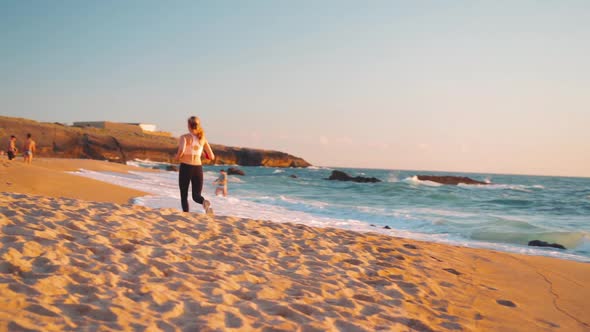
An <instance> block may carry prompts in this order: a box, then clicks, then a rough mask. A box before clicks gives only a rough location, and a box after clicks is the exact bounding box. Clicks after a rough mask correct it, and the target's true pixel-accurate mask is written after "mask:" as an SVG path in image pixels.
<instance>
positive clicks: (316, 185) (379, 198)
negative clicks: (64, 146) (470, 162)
mask: <svg viewBox="0 0 590 332" xmlns="http://www.w3.org/2000/svg"><path fill="white" fill-rule="evenodd" d="M129 164H132V165H136V166H140V167H148V168H154V167H155V168H162V169H165V167H166V166H168V164H162V163H154V162H149V161H134V162H129ZM222 168H227V166H205V167H204V170H205V185H204V189H203V196H205V198H207V199H209V200H210V201H211V203H212V207H213V208H214V210H215V214H216V215H228V216H237V217H245V218H253V219H263V220H271V221H275V222H293V223H302V224H306V225H310V226H318V227H336V228H343V229H349V230H355V231H360V232H367V231H370V232H378V233H382V234H386V235H391V236H400V237H407V238H413V239H418V240H425V241H432V242H441V243H448V244H454V245H461V246H467V247H476V248H487V249H494V250H499V251H507V252H515V253H523V254H531V255H545V256H552V257H558V258H563V259H570V260H576V261H585V262H590V178H570V177H548V176H525V175H501V174H475V173H452V172H427V171H409V170H384V169H383V170H379V169H352V168H329V167H309V168H297V169H285V168H270V167H241V166H240V167H239V168H240V169H241V170H243V171H244V172H245V173H246V175H245V176H236V175H230V176H229V184H228V190H229V195H228V197H227V198H224V197H215V196H214V192H215V186H214V185H213V184H212V182H213V180H215V179H216V178H217V176H218V175H219V170H220V169H222ZM335 169H337V170H341V171H344V172H346V173H348V174H350V175H351V176H357V175H361V176H365V177H376V178H378V179H381V180H382V182H379V183H353V182H340V181H328V180H326V178H327V177H329V176H330V174H331V172H332V170H335ZM75 174H78V175H81V176H86V177H90V178H94V179H97V180H101V181H105V182H109V183H113V184H118V185H122V186H125V187H129V188H133V189H138V190H142V191H144V192H147V193H150V195H149V196H145V197H138V198H136V199H135V200H134V203H135V204H139V205H144V206H148V207H152V208H176V209H179V210H180V199H179V192H178V173H176V172H170V171H161V172H155V173H151V172H150V173H147V172H130V173H128V174H118V173H109V172H93V171H88V170H80V171H78V172H75ZM418 174H425V175H454V176H468V177H470V178H473V179H476V180H480V181H484V182H488V183H490V184H489V185H458V186H449V185H441V184H437V183H434V182H429V181H420V180H418V178H417V177H416V175H418ZM293 176H295V177H293ZM189 197H190V194H189ZM189 204H190V205H191V212H193V213H203V209H202V207H201V206H200V205H198V204H196V203H194V202H192V201H189ZM386 227H387V228H386ZM531 240H542V241H546V242H550V243H559V244H561V245H563V246H565V247H566V248H567V250H561V249H556V248H540V247H530V246H528V245H527V243H528V242H529V241H531Z"/></svg>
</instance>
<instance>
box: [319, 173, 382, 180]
mask: <svg viewBox="0 0 590 332" xmlns="http://www.w3.org/2000/svg"><path fill="white" fill-rule="evenodd" d="M327 180H337V181H352V182H360V183H375V182H381V180H379V179H377V178H374V177H371V178H367V177H363V176H356V177H352V176H350V175H348V174H346V173H344V172H342V171H332V174H330V177H329V178H328V179H327Z"/></svg>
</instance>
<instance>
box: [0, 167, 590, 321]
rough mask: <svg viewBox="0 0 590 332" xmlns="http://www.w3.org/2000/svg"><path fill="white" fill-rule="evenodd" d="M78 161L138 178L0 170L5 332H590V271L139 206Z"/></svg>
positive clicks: (0, 297)
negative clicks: (101, 330)
mask: <svg viewBox="0 0 590 332" xmlns="http://www.w3.org/2000/svg"><path fill="white" fill-rule="evenodd" d="M13 162H14V161H13ZM35 162H37V163H38V164H35ZM80 164H84V167H82V168H85V169H89V170H96V171H109V172H111V171H112V172H117V171H120V172H126V171H127V170H128V168H130V167H129V166H126V165H121V164H112V163H109V164H103V162H100V161H79V160H59V161H53V160H51V159H47V160H44V159H37V160H34V161H33V165H24V164H22V162H21V163H20V164H18V162H17V163H14V164H11V165H6V164H5V161H2V164H1V165H0V176H2V181H1V182H2V183H0V191H1V192H2V193H1V194H0V198H1V199H0V224H1V226H0V227H2V230H3V234H2V239H1V244H2V246H1V247H0V257H2V258H3V260H4V263H2V264H0V276H1V277H2V278H3V283H2V284H0V303H2V305H1V307H2V308H3V309H2V310H0V329H2V330H18V329H41V330H50V331H57V330H63V329H68V328H69V329H72V328H74V329H76V328H88V327H97V326H106V327H108V328H111V329H126V330H128V329H134V328H140V329H141V327H143V328H145V329H150V328H153V329H168V328H172V329H174V328H179V329H189V330H190V329H193V330H194V329H202V330H205V331H209V330H215V329H222V330H224V329H231V328H235V329H242V330H243V329H247V330H255V331H258V330H259V331H262V330H264V329H265V328H274V329H275V330H279V331H291V330H297V329H302V330H305V331H320V330H334V329H340V330H357V331H374V330H379V329H381V330H408V329H409V330H419V331H432V330H434V331H447V330H449V331H450V330H456V329H463V330H497V329H505V330H515V331H525V330H563V331H584V330H588V329H590V317H588V315H587V313H588V312H590V288H589V287H588V286H589V285H590V264H588V263H582V262H575V261H570V260H565V259H559V258H551V257H543V256H529V255H522V254H514V253H505V252H498V251H494V250H489V249H478V248H469V247H462V246H453V245H448V244H441V243H436V242H422V241H419V240H412V239H406V238H398V237H393V236H391V235H384V234H378V233H371V232H369V233H360V232H355V231H349V230H342V229H335V228H317V227H310V226H305V225H302V224H293V223H274V222H270V221H260V220H254V219H247V218H237V217H229V216H216V217H214V218H210V217H208V216H205V215H201V214H184V213H182V212H180V211H178V210H175V209H151V208H147V207H143V206H138V205H130V204H127V202H128V201H129V198H131V197H128V195H132V194H135V193H136V192H138V191H132V190H130V189H127V188H123V187H119V186H116V185H110V184H106V183H104V182H101V181H95V180H90V179H86V178H83V177H80V176H76V175H72V174H67V173H64V172H65V171H68V170H71V168H72V167H76V169H77V168H80V167H78V166H79V165H80ZM131 169H133V170H144V169H137V168H134V167H131ZM23 170H24V171H25V172H27V173H25V174H24V175H23V174H19V173H23V172H22V171H23ZM29 171H32V172H37V173H38V175H31V174H34V173H32V172H29ZM145 171H149V170H145ZM27 174H28V176H27ZM5 176H6V177H5ZM5 179H7V180H5ZM19 181H21V182H19ZM59 181H69V184H68V185H67V186H65V187H64V186H63V185H62V186H61V187H60V188H53V186H52V184H55V183H59ZM5 182H12V183H11V184H10V185H7V184H6V183H5ZM2 186H3V187H2ZM77 188H84V190H74V189H77ZM25 191H28V192H25ZM101 191H103V193H102V194H101ZM15 192H20V193H19V194H17V193H15ZM104 192H106V194H107V195H105V193H104ZM89 193H90V194H89ZM140 193H141V192H140ZM136 196H137V195H136ZM86 197H91V199H88V198H86ZM121 204H123V205H121Z"/></svg>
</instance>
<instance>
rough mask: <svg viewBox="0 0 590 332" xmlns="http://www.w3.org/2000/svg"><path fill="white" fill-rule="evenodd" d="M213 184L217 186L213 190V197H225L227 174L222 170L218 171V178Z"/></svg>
mask: <svg viewBox="0 0 590 332" xmlns="http://www.w3.org/2000/svg"><path fill="white" fill-rule="evenodd" d="M213 184H216V185H217V188H215V196H218V195H219V194H220V193H221V194H223V197H227V173H226V172H225V170H224V169H222V170H220V171H219V177H218V178H217V179H216V180H215V181H213Z"/></svg>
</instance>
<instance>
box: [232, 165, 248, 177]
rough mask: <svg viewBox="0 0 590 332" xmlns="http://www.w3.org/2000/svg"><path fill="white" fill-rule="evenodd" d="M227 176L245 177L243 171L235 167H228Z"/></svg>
mask: <svg viewBox="0 0 590 332" xmlns="http://www.w3.org/2000/svg"><path fill="white" fill-rule="evenodd" d="M227 175H242V176H244V175H246V173H244V171H242V170H241V169H239V168H236V167H230V168H228V169H227Z"/></svg>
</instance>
